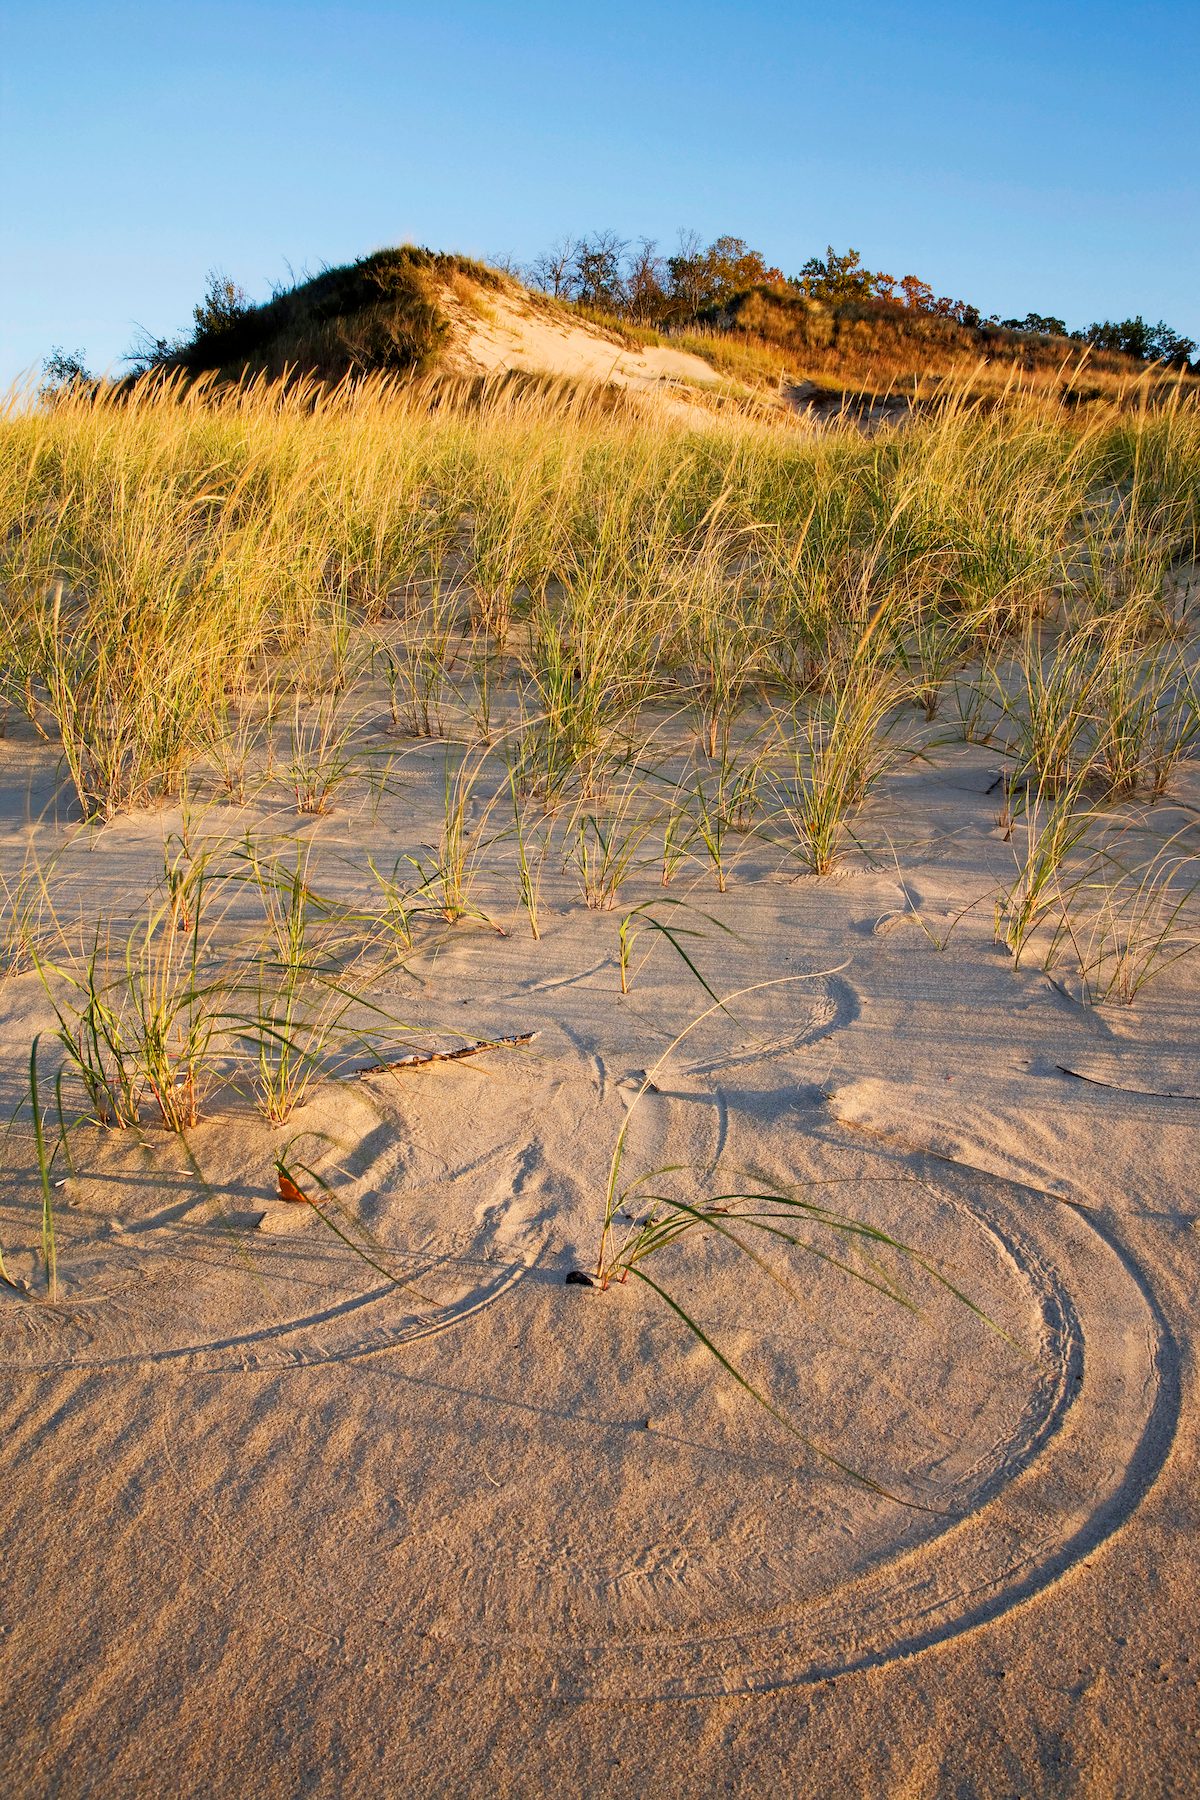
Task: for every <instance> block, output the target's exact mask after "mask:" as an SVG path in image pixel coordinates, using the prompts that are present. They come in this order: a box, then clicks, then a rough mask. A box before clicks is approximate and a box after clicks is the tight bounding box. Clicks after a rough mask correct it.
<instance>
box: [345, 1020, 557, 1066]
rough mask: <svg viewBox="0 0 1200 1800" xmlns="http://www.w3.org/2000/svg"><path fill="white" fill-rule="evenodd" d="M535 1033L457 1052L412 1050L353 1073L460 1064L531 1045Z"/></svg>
mask: <svg viewBox="0 0 1200 1800" xmlns="http://www.w3.org/2000/svg"><path fill="white" fill-rule="evenodd" d="M536 1036H537V1032H536V1031H514V1032H512V1033H510V1035H509V1036H508V1037H498V1038H481V1039H480V1041H479V1042H478V1043H477V1044H463V1045H461V1046H460V1047H459V1048H458V1049H457V1050H414V1051H413V1053H412V1055H411V1056H399V1057H397V1058H396V1060H395V1061H394V1062H375V1063H368V1064H367V1066H366V1067H365V1068H363V1069H356V1070H355V1071H354V1073H355V1074H356V1075H358V1076H360V1077H361V1076H363V1075H386V1074H390V1073H391V1071H392V1070H393V1069H419V1068H422V1067H424V1065H425V1064H426V1063H438V1062H461V1061H462V1060H463V1058H464V1057H466V1056H478V1055H479V1053H480V1051H481V1050H510V1049H512V1048H513V1046H514V1045H516V1044H532V1042H533V1040H534V1038H535V1037H536Z"/></svg>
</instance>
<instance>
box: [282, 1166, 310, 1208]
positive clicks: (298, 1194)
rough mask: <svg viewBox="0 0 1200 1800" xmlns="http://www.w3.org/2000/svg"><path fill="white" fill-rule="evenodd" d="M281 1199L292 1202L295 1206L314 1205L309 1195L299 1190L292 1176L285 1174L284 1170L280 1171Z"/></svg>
mask: <svg viewBox="0 0 1200 1800" xmlns="http://www.w3.org/2000/svg"><path fill="white" fill-rule="evenodd" d="M279 1198H280V1199H281V1200H290V1201H291V1202H292V1204H293V1206H311V1204H312V1202H311V1201H310V1200H309V1197H308V1195H307V1194H306V1193H304V1192H303V1191H302V1190H301V1189H300V1188H298V1187H297V1186H296V1184H295V1182H294V1181H293V1180H292V1178H291V1176H290V1175H287V1174H285V1173H284V1171H283V1170H282V1169H280V1170H279Z"/></svg>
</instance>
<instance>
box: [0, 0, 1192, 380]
mask: <svg viewBox="0 0 1200 1800" xmlns="http://www.w3.org/2000/svg"><path fill="white" fill-rule="evenodd" d="M1198 52H1200V4H1197V0H1185V3H1182V4H1154V3H1149V4H1147V3H1146V0H1128V3H1126V4H1123V5H1119V6H1118V5H1115V4H1112V3H1111V0H1089V3H1088V4H1078V3H1076V4H1066V5H1056V4H1054V3H1053V0H1043V3H1042V4H1038V5H1029V4H1024V3H1021V4H1016V5H1007V6H1003V7H999V6H993V7H983V6H971V5H963V4H961V0H958V3H957V4H954V5H950V4H928V5H920V4H909V5H902V4H887V3H883V0H866V3H864V4H853V3H852V0H849V3H848V0H842V3H841V4H838V0H826V3H824V4H810V3H809V0H793V3H792V4H774V5H772V4H766V3H765V0H747V3H743V4H740V5H735V4H731V3H730V0H690V3H688V4H683V3H682V0H640V3H638V4H629V3H628V0H604V4H602V5H596V6H594V7H583V6H580V5H578V4H572V3H571V0H566V3H565V4H540V3H537V0H514V3H513V4H509V5H501V4H487V3H485V0H453V3H452V4H447V3H446V0H427V3H426V4H424V5H420V6H413V5H409V4H407V3H406V0H402V3H398V4H383V3H382V0H380V3H375V4H368V3H362V0H359V3H357V4H356V3H354V0H350V3H349V4H345V5H338V6H335V5H330V4H326V3H325V0H288V3H287V4H268V3H267V0H237V3H236V4H231V3H229V0H188V3H186V4H185V3H180V0H156V3H155V4H151V5H143V4H109V3H106V0H79V3H64V4H56V3H55V0H39V3H33V0H3V5H0V109H2V110H0V184H2V186H0V207H2V211H0V381H7V380H8V379H10V378H12V377H13V376H14V375H16V374H17V372H18V371H20V370H22V369H24V368H28V367H31V366H32V365H34V364H36V363H38V362H40V360H41V358H42V357H43V356H44V355H46V354H47V353H48V351H49V350H50V348H51V347H52V346H53V345H55V344H58V345H62V346H63V347H65V348H66V349H68V350H71V349H76V348H82V349H83V350H85V351H86V353H87V359H88V362H89V364H90V365H91V367H93V368H95V369H101V368H104V367H106V366H109V365H112V364H114V363H116V361H117V359H118V358H119V357H120V356H121V355H122V353H123V352H124V351H125V350H126V349H128V347H129V345H130V343H131V341H132V339H133V337H134V335H135V330H136V327H137V325H139V324H140V325H143V326H146V327H148V328H150V329H151V330H153V331H154V332H155V333H156V334H162V335H170V334H172V333H173V332H175V331H177V330H178V329H180V328H181V327H182V326H184V325H186V324H187V323H188V320H189V317H190V311H191V306H192V304H193V302H194V301H195V300H196V299H197V298H198V297H199V295H200V293H201V291H202V289H203V287H204V284H205V277H206V274H207V271H208V270H209V269H210V268H212V267H214V266H220V267H221V268H223V269H225V270H227V271H228V272H229V273H230V274H232V275H233V276H234V277H235V278H237V279H238V280H239V281H241V282H242V283H243V284H244V285H245V287H247V288H248V289H249V291H250V292H251V293H252V294H253V295H254V296H255V297H262V296H265V294H266V293H267V291H268V290H269V287H270V284H271V282H272V281H273V280H277V279H281V278H282V279H286V276H287V269H288V266H289V265H290V266H291V267H292V268H293V269H294V270H295V271H297V273H300V272H302V271H304V270H305V269H309V270H315V269H316V268H317V267H319V266H320V265H321V264H322V263H323V262H341V261H345V260H347V259H348V258H350V257H353V256H355V255H358V254H361V253H363V252H365V251H368V250H372V249H376V248H378V247H379V246H380V245H383V244H394V243H402V242H404V241H413V242H417V243H424V244H428V245H430V246H431V247H433V248H436V249H446V250H461V251H466V252H468V253H471V254H474V255H482V256H489V255H495V254H497V253H499V252H509V253H511V254H513V255H515V256H516V257H518V258H521V259H526V258H528V257H531V256H532V255H534V254H535V253H536V252H537V251H538V250H539V249H541V248H542V247H544V246H545V245H546V244H547V243H548V242H549V241H550V240H552V239H553V238H555V237H556V236H558V235H559V234H561V233H564V232H571V233H577V232H582V231H586V230H589V229H600V228H605V227H613V228H615V229H617V230H618V231H620V232H621V233H622V234H623V235H627V236H630V237H634V236H642V235H647V236H651V237H657V238H659V239H660V240H662V241H663V242H664V244H665V245H667V246H669V244H670V242H671V241H672V240H673V239H674V238H675V236H676V234H677V232H678V230H679V228H680V227H681V226H691V227H695V228H696V229H697V230H698V231H700V232H701V233H702V234H704V236H705V237H706V238H708V237H712V236H716V235H717V234H718V233H721V232H731V233H734V234H736V235H738V236H741V237H745V238H747V239H748V240H749V241H750V242H751V243H752V244H753V245H754V246H755V247H756V248H759V249H761V250H763V251H764V253H765V254H766V255H767V256H768V258H769V259H770V260H771V261H773V262H776V263H778V264H779V265H780V266H781V267H782V268H783V269H784V270H785V272H787V273H791V272H793V271H794V270H795V269H797V268H798V267H799V266H800V264H801V263H802V262H803V261H804V260H805V258H806V257H808V256H809V255H811V254H812V253H813V252H814V251H817V252H820V251H823V250H824V246H825V245H826V244H827V243H829V242H832V243H833V244H835V245H836V246H837V247H838V248H839V249H841V248H845V247H846V246H848V245H853V246H855V247H856V248H857V249H859V250H860V251H861V252H862V255H863V258H864V260H865V261H866V262H867V263H868V264H869V265H870V266H871V267H874V268H882V269H886V270H888V271H889V272H890V273H892V274H895V275H897V276H899V275H904V274H908V273H914V274H917V275H919V276H921V277H922V278H923V279H925V280H927V281H929V282H930V283H931V284H932V285H933V287H934V288H935V289H936V290H937V291H938V292H939V293H949V294H952V295H953V296H955V297H956V298H961V299H964V300H970V301H973V302H974V303H975V304H977V305H978V306H980V307H981V308H982V309H983V311H984V312H992V311H996V312H999V313H1001V314H1002V315H1008V314H1018V315H1023V314H1024V313H1025V312H1027V311H1028V310H1030V309H1031V308H1033V309H1035V310H1037V311H1039V312H1045V313H1055V314H1060V315H1062V316H1063V317H1065V318H1066V320H1067V322H1068V324H1072V325H1080V324H1087V323H1088V322H1089V321H1091V320H1092V319H1093V318H1097V317H1106V316H1108V317H1114V318H1124V317H1126V316H1128V315H1131V314H1133V313H1137V312H1141V313H1142V314H1143V315H1144V316H1146V317H1147V318H1148V319H1150V320H1151V321H1153V320H1157V319H1158V318H1160V317H1161V318H1165V319H1166V320H1167V321H1168V323H1170V324H1171V325H1173V326H1174V327H1175V328H1176V329H1177V330H1180V331H1184V332H1186V333H1187V334H1188V335H1189V336H1191V337H1194V338H1198V339H1200V279H1198V277H1200V252H1198V248H1197V245H1198V240H1200V133H1198V127H1197V121H1198V120H1200V107H1198V105H1197V98H1196V95H1197V82H1198V80H1200V76H1198V70H1200V55H1198Z"/></svg>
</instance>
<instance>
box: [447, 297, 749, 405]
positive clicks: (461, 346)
mask: <svg viewBox="0 0 1200 1800" xmlns="http://www.w3.org/2000/svg"><path fill="white" fill-rule="evenodd" d="M446 304H447V306H448V308H449V309H450V310H451V311H452V313H453V314H454V315H455V318H456V327H455V342H454V347H453V350H452V352H451V355H450V364H451V366H453V367H456V368H458V369H460V370H462V371H464V372H470V373H482V374H486V375H495V374H497V373H499V372H501V371H503V370H506V369H519V370H523V371H526V372H529V373H533V374H544V375H557V376H563V377H565V378H567V379H569V380H571V381H578V382H594V383H596V384H597V385H601V386H609V387H620V388H628V389H631V390H633V391H634V392H637V393H656V394H659V395H662V394H670V393H672V392H674V393H676V395H677V397H682V398H683V399H693V400H694V399H696V398H697V394H696V390H697V389H700V390H704V389H707V390H710V391H715V390H716V389H717V388H718V387H719V386H720V385H721V382H720V378H719V377H718V375H717V374H716V371H715V370H714V369H713V368H712V366H711V364H709V363H706V362H705V361H704V359H703V358H702V357H699V356H693V355H691V354H690V353H689V352H688V351H686V350H676V349H674V348H672V347H671V346H669V345H666V344H648V345H646V346H645V347H644V348H641V349H632V348H630V347H629V346H628V345H625V344H622V343H621V342H619V341H618V340H615V339H614V338H612V337H610V336H608V335H607V334H606V333H605V332H603V331H601V330H600V329H599V328H598V327H597V326H594V325H591V324H590V323H589V322H588V321H587V320H585V319H582V318H573V317H570V316H567V315H563V316H560V315H559V314H557V313H555V312H553V311H551V310H550V309H549V308H547V307H543V306H539V305H538V304H537V303H536V302H535V301H533V300H531V299H530V298H529V297H528V296H524V295H523V294H522V292H521V290H519V289H514V291H513V292H512V293H507V292H504V291H503V290H499V291H492V290H490V289H489V290H487V291H486V292H485V291H483V290H480V292H479V296H478V308H477V310H475V311H468V310H467V309H466V308H465V307H463V306H461V305H458V306H455V304H454V301H453V297H452V296H450V295H447V300H446ZM680 390H682V393H681V394H680Z"/></svg>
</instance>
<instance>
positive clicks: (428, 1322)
mask: <svg viewBox="0 0 1200 1800" xmlns="http://www.w3.org/2000/svg"><path fill="white" fill-rule="evenodd" d="M547 1242H548V1239H543V1241H542V1242H541V1243H540V1244H539V1245H538V1246H537V1249H536V1250H535V1251H534V1252H533V1253H532V1255H530V1256H528V1257H525V1258H522V1259H521V1260H519V1261H517V1262H514V1263H509V1264H508V1265H506V1267H504V1268H503V1269H502V1270H501V1271H500V1273H499V1274H498V1275H497V1278H496V1279H495V1280H494V1281H493V1282H491V1283H490V1285H489V1286H488V1287H486V1288H484V1289H483V1291H482V1292H480V1293H476V1294H474V1295H472V1296H470V1297H469V1298H468V1299H466V1300H464V1301H462V1302H460V1303H459V1304H458V1305H456V1306H449V1307H446V1308H443V1309H442V1310H441V1311H440V1312H438V1313H436V1314H435V1315H434V1316H433V1317H431V1318H428V1319H419V1320H414V1321H411V1322H410V1323H408V1324H406V1325H404V1326H402V1327H399V1328H397V1329H393V1330H392V1331H391V1332H387V1330H386V1327H385V1328H384V1334H382V1335H380V1336H379V1337H378V1338H376V1339H374V1340H370V1341H367V1340H364V1341H362V1342H359V1343H355V1344H350V1345H347V1346H345V1347H341V1348H337V1349H332V1350H327V1351H312V1350H305V1351H303V1352H301V1353H299V1354H294V1355H290V1356H284V1357H281V1358H280V1359H279V1360H278V1361H274V1362H271V1361H255V1362H248V1361H247V1360H246V1357H245V1355H244V1354H243V1355H242V1356H241V1357H240V1358H235V1359H234V1360H231V1361H224V1362H218V1363H213V1364H211V1365H210V1366H209V1367H205V1368H197V1369H195V1370H194V1371H193V1373H195V1374H198V1375H204V1374H230V1373H235V1372H236V1371H237V1370H238V1369H239V1368H240V1369H242V1370H244V1371H245V1372H246V1373H248V1374H264V1373H271V1372H273V1371H274V1372H282V1371H284V1370H286V1369H297V1368H306V1367H310V1366H312V1365H313V1364H317V1363H330V1362H351V1361H353V1360H355V1359H356V1358H360V1357H364V1356H377V1355H379V1354H380V1353H381V1352H382V1351H385V1350H396V1349H399V1347H400V1346H401V1345H402V1344H411V1343H415V1342H417V1340H419V1339H420V1338H427V1337H433V1336H434V1335H435V1334H436V1333H438V1332H440V1331H448V1330H451V1329H452V1328H453V1327H454V1326H456V1325H461V1324H464V1323H465V1322H466V1320H467V1319H469V1318H471V1317H473V1315H474V1314H476V1313H479V1312H482V1311H483V1309H484V1308H485V1307H488V1306H491V1305H492V1304H493V1303H494V1302H495V1301H497V1300H499V1299H501V1298H502V1296H503V1295H505V1294H507V1293H508V1292H510V1291H511V1289H512V1288H514V1287H516V1285H517V1283H518V1282H519V1281H521V1280H522V1279H523V1278H524V1277H525V1276H526V1275H527V1274H528V1273H529V1271H530V1270H531V1269H533V1268H536V1267H537V1264H538V1263H539V1262H540V1261H541V1258H542V1254H543V1252H544V1250H545V1248H546V1243H547ZM414 1279H419V1277H415V1278H414ZM395 1296H396V1285H395V1284H394V1283H388V1284H386V1285H384V1286H381V1287H376V1288H371V1289H369V1290H368V1292H367V1293H365V1294H356V1295H355V1296H354V1297H353V1298H352V1299H350V1300H340V1301H339V1302H338V1303H337V1305H336V1306H327V1307H323V1308H322V1309H321V1310H320V1311H319V1312H313V1313H305V1314H304V1315H302V1316H301V1317H300V1318H296V1319H284V1320H281V1321H280V1322H279V1323H278V1324H276V1325H265V1326H262V1327H261V1328H259V1329H258V1330H255V1331H247V1332H239V1333H237V1334H236V1335H234V1336H232V1337H224V1338H213V1339H212V1340H211V1341H210V1342H204V1343H192V1344H173V1345H171V1346H169V1347H168V1348H166V1349H163V1350H143V1351H133V1352H130V1353H128V1354H126V1355H122V1356H104V1357H94V1358H90V1359H89V1358H87V1357H73V1356H72V1357H61V1358H57V1359H55V1360H54V1361H52V1362H42V1363H34V1362H20V1363H18V1362H4V1363H0V1369H3V1370H5V1371H6V1372H11V1373H14V1374H22V1375H43V1374H67V1373H70V1374H74V1373H75V1372H76V1371H77V1370H78V1371H79V1372H81V1373H87V1372H95V1371H108V1370H115V1369H145V1368H152V1367H156V1366H157V1365H159V1364H162V1363H177V1362H185V1361H187V1360H188V1359H191V1358H201V1357H210V1356H213V1355H216V1354H218V1353H219V1352H221V1351H230V1352H232V1351H242V1352H243V1353H244V1352H245V1351H247V1350H249V1349H251V1348H253V1347H254V1346H256V1345H259V1344H273V1343H278V1342H280V1341H281V1340H282V1339H284V1338H287V1337H291V1336H293V1335H294V1334H295V1333H296V1332H300V1331H310V1330H313V1329H314V1328H316V1327H317V1326H320V1325H325V1324H328V1323H329V1321H330V1320H332V1319H339V1318H345V1317H346V1316H347V1315H348V1314H350V1313H358V1312H363V1311H365V1309H366V1308H367V1307H371V1306H378V1305H381V1304H382V1303H384V1302H386V1301H388V1300H391V1299H394V1298H395Z"/></svg>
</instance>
